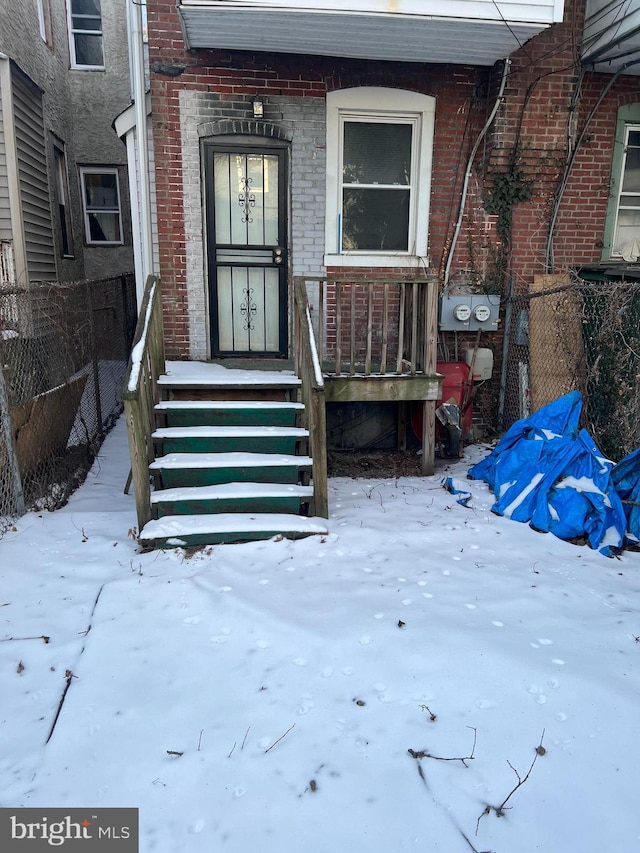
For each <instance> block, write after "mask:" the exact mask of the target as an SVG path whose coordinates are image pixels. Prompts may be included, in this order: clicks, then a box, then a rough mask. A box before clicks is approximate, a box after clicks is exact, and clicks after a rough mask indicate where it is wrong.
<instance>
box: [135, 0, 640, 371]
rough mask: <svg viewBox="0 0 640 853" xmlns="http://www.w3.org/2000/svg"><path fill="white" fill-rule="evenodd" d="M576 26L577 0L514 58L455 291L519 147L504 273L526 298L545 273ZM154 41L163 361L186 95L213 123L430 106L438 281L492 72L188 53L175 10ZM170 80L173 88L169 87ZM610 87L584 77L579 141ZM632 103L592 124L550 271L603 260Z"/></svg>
mask: <svg viewBox="0 0 640 853" xmlns="http://www.w3.org/2000/svg"><path fill="white" fill-rule="evenodd" d="M583 13H584V2H583V0H567V2H566V3H565V20H566V23H564V24H560V25H556V26H554V27H552V28H550V29H549V30H547V31H545V32H544V33H542V34H541V35H540V36H538V37H536V38H535V39H532V40H531V41H529V42H527V43H526V44H525V45H524V46H523V47H522V48H521V49H519V50H518V51H517V52H516V53H514V54H513V57H512V64H511V67H510V70H509V76H508V80H507V86H506V89H505V92H504V98H503V102H502V106H501V108H500V110H499V112H498V115H497V118H496V121H495V123H494V126H493V128H492V130H491V132H490V133H489V135H488V136H487V138H486V144H484V145H483V146H482V147H481V149H480V151H479V154H478V159H477V162H476V164H475V168H474V171H473V175H472V180H471V181H470V183H469V193H468V197H467V204H466V208H465V216H464V219H463V228H462V230H461V233H460V237H459V239H458V242H457V244H456V248H455V255H454V258H453V263H452V264H451V274H452V275H451V281H452V282H458V281H464V280H465V277H466V276H467V272H468V271H469V270H471V271H473V269H475V270H476V271H478V270H479V271H480V272H481V273H482V271H483V269H486V267H487V264H488V263H489V260H490V255H491V253H490V250H489V249H488V248H487V246H488V245H489V244H492V245H493V246H495V245H496V230H495V217H492V216H488V215H487V213H486V211H485V210H484V206H483V203H484V197H485V192H486V186H487V183H490V181H491V174H492V173H493V172H495V171H496V170H504V169H505V168H507V165H508V157H509V154H510V152H512V151H513V150H514V148H517V150H518V151H519V155H520V159H519V164H520V166H521V168H522V171H523V173H524V175H525V177H526V178H527V180H529V181H530V182H531V186H532V197H531V199H530V200H529V201H526V202H522V203H520V204H517V205H516V206H515V207H514V210H513V223H512V232H511V233H512V240H511V255H510V271H511V274H512V276H513V278H514V281H515V282H516V285H517V287H519V288H522V289H526V288H527V287H528V284H529V282H530V281H531V280H532V278H533V276H535V275H537V274H539V273H542V272H544V271H545V248H546V242H547V235H548V225H549V217H550V213H551V210H552V204H553V198H554V194H555V192H556V188H557V186H558V182H559V180H560V178H561V176H562V173H563V168H564V163H565V160H566V156H567V138H568V137H567V128H568V124H569V120H570V114H571V108H572V103H573V102H572V95H573V93H574V87H575V83H576V80H577V76H578V70H579V66H578V64H577V48H578V45H579V39H580V37H581V30H582V23H583ZM148 29H149V53H150V62H151V69H152V72H151V92H152V106H153V115H154V136H155V147H156V164H157V198H158V230H159V240H160V263H161V269H160V275H161V278H162V281H163V286H164V299H165V328H166V338H167V353H168V355H169V356H170V357H187V356H188V328H187V315H186V268H185V233H184V225H183V193H182V168H181V144H180V126H179V101H178V94H179V92H180V90H181V89H191V90H194V91H202V92H210V93H216V94H217V95H218V96H219V97H220V113H221V117H224V116H225V115H233V111H234V110H236V111H237V110H238V109H239V108H243V107H244V108H246V106H247V105H248V102H249V100H250V99H251V98H252V96H254V95H255V94H256V93H259V94H261V95H262V96H263V97H264V98H265V99H266V100H267V101H268V98H269V96H270V95H278V96H282V95H288V96H292V97H300V98H305V97H310V96H311V97H322V96H324V94H325V93H326V92H327V91H330V90H333V89H336V88H342V87H348V86H356V85H378V86H391V87H398V88H404V89H409V90H414V91H419V92H422V93H425V94H429V95H432V96H435V97H436V99H437V101H436V126H435V141H434V158H433V180H432V188H431V209H430V235H429V255H430V258H431V269H430V272H432V273H434V274H436V275H440V276H441V275H442V271H443V267H444V264H445V262H446V259H447V253H448V251H449V249H450V246H451V240H452V235H453V231H454V225H455V222H456V219H457V215H458V205H459V201H460V194H461V187H462V181H463V177H464V172H465V169H466V166H467V158H468V155H469V152H470V150H471V147H472V146H473V143H474V142H475V140H476V138H477V135H478V133H479V132H480V129H481V128H482V126H483V124H484V122H485V120H486V117H487V115H488V113H489V110H490V109H491V106H492V105H493V100H494V98H495V93H496V88H497V83H498V79H499V68H496V69H493V70H492V69H486V68H472V67H466V66H459V65H451V66H435V65H434V66H431V65H424V66H419V65H416V64H410V65H404V64H402V63H393V62H384V63H381V62H368V61H360V60H346V59H332V58H326V57H325V58H323V57H310V58H305V57H301V56H290V55H269V54H259V53H257V54H248V53H243V54H240V53H229V52H227V53H224V52H215V51H185V49H184V44H183V40H182V34H181V30H180V25H179V21H178V15H177V13H176V9H175V2H174V0H149V2H148ZM174 72H176V76H171V75H172V74H173V73H174ZM178 72H180V73H178ZM607 79H608V78H607V77H606V76H604V75H588V76H587V77H586V78H585V80H584V81H583V84H582V94H581V99H578V101H577V102H576V103H577V112H576V115H577V128H575V131H577V132H578V133H579V131H580V128H581V126H582V123H583V122H584V120H585V116H586V115H587V114H588V112H589V110H590V109H591V106H592V105H593V103H594V102H595V100H596V98H597V97H598V95H599V93H600V91H601V90H602V87H603V86H604V84H605V81H606V80H607ZM634 100H640V95H638V85H637V78H632V79H631V82H629V78H627V79H624V78H621V79H620V81H618V83H617V84H616V85H615V86H614V87H613V89H612V90H611V92H610V94H609V95H608V96H607V98H606V99H605V101H604V102H603V104H602V105H601V107H600V109H599V110H598V115H597V116H596V118H595V120H594V121H593V122H592V123H591V125H590V128H589V132H588V134H587V136H586V137H585V140H584V143H583V145H582V147H581V149H580V151H579V154H578V156H577V158H576V161H575V166H574V168H573V170H572V172H571V175H570V179H569V181H568V184H567V188H566V191H565V193H564V198H563V202H562V206H561V208H560V211H559V215H558V219H557V223H556V229H555V240H554V249H555V265H556V270H557V271H560V272H561V271H563V270H564V269H566V268H567V267H571V266H575V265H579V264H587V263H594V262H597V261H599V259H600V247H601V241H602V235H603V230H604V216H605V212H606V205H607V195H608V186H609V179H610V166H611V153H612V145H613V138H614V131H615V119H616V110H617V108H618V106H619V105H620V104H622V103H629V102H630V101H634ZM330 272H331V271H330ZM335 272H339V271H335ZM368 272H369V271H366V270H362V271H361V273H362V274H368ZM376 272H377V273H380V271H376ZM390 272H391V271H386V272H385V273H383V274H385V275H386V274H389V273H390Z"/></svg>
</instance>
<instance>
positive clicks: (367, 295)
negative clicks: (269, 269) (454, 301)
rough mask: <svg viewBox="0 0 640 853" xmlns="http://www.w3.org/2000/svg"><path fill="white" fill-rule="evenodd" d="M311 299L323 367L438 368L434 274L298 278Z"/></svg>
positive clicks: (372, 371) (385, 371)
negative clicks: (361, 278) (365, 278)
mask: <svg viewBox="0 0 640 853" xmlns="http://www.w3.org/2000/svg"><path fill="white" fill-rule="evenodd" d="M297 280H298V281H299V282H300V286H301V287H302V288H303V289H304V290H305V291H306V293H307V294H308V298H309V300H310V302H311V303H312V304H313V307H314V310H313V312H312V313H313V317H314V320H315V329H316V341H317V347H318V357H319V359H320V363H321V364H322V365H323V367H324V369H325V372H327V373H329V374H332V375H336V376H341V375H356V374H358V375H364V376H371V375H378V376H394V375H395V376H407V375H409V376H414V375H416V374H417V373H425V374H428V375H433V374H435V372H436V352H437V346H436V344H437V340H436V336H437V314H438V286H437V282H436V281H435V279H411V280H398V279H373V280H368V281H358V280H353V279H337V278H324V277H314V276H310V277H307V276H305V277H298V279H297Z"/></svg>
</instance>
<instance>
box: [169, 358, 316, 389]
mask: <svg viewBox="0 0 640 853" xmlns="http://www.w3.org/2000/svg"><path fill="white" fill-rule="evenodd" d="M165 371H166V373H164V374H163V375H162V376H159V377H158V385H161V386H169V387H173V388H176V387H181V388H185V387H189V386H194V387H195V386H201V385H225V386H238V385H253V386H255V387H260V386H264V385H280V386H282V385H287V386H292V387H298V386H299V385H301V384H302V383H301V382H300V380H299V379H298V377H297V376H296V375H295V373H294V372H293V371H292V370H240V369H237V368H230V367H223V366H222V365H221V364H209V363H208V362H202V361H168V362H166V365H165Z"/></svg>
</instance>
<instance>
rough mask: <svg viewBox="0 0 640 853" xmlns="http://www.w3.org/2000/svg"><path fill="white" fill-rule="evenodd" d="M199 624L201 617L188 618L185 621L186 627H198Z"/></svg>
mask: <svg viewBox="0 0 640 853" xmlns="http://www.w3.org/2000/svg"><path fill="white" fill-rule="evenodd" d="M199 622H200V617H199V616H188V617H187V618H186V619H185V620H184V624H185V625H197V624H198V623H199Z"/></svg>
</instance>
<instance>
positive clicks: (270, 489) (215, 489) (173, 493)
mask: <svg viewBox="0 0 640 853" xmlns="http://www.w3.org/2000/svg"><path fill="white" fill-rule="evenodd" d="M251 497H260V498H280V497H294V498H312V497H313V486H300V485H298V484H297V483H218V484H216V485H213V486H183V487H177V488H173V489H159V490H157V491H155V492H152V493H151V503H152V504H157V503H168V502H173V501H188V500H218V499H220V500H221V499H229V498H239V499H243V498H251Z"/></svg>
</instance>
